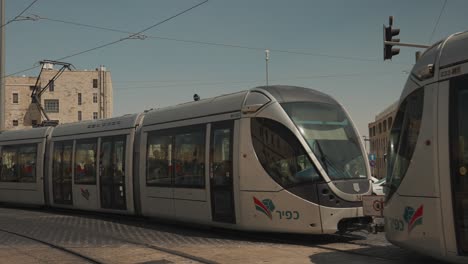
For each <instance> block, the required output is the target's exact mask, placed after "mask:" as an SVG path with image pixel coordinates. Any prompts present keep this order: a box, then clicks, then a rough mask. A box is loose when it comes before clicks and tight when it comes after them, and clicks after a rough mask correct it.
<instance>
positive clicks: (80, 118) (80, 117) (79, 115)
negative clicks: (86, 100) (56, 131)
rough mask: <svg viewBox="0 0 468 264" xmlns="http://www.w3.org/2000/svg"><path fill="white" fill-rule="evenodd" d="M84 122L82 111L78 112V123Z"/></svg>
mask: <svg viewBox="0 0 468 264" xmlns="http://www.w3.org/2000/svg"><path fill="white" fill-rule="evenodd" d="M81 120H82V114H81V111H78V121H81Z"/></svg>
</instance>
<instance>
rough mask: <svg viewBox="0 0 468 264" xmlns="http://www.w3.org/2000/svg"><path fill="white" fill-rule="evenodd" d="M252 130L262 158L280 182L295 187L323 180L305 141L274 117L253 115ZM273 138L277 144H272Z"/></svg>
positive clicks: (254, 143) (285, 185)
mask: <svg viewBox="0 0 468 264" xmlns="http://www.w3.org/2000/svg"><path fill="white" fill-rule="evenodd" d="M251 133H252V142H253V146H254V149H255V152H256V154H257V157H258V160H259V161H260V163H261V164H262V166H263V168H264V169H265V170H266V172H267V173H268V174H269V175H270V176H271V177H272V178H273V179H274V180H275V181H276V182H277V183H278V184H280V185H281V186H283V187H291V186H294V185H297V184H300V183H304V182H313V181H316V180H318V179H320V176H319V174H318V172H317V170H316V168H315V166H314V165H313V164H312V162H311V161H310V159H309V157H308V155H307V153H306V152H305V150H304V148H303V147H302V145H301V143H300V142H299V140H298V139H297V138H296V137H295V136H294V134H293V133H292V132H291V131H290V130H289V129H288V128H287V127H285V126H284V125H282V124H280V123H278V122H276V121H273V120H271V119H266V118H253V119H252V121H251ZM269 138H274V139H275V141H276V142H277V144H271V143H270V140H269Z"/></svg>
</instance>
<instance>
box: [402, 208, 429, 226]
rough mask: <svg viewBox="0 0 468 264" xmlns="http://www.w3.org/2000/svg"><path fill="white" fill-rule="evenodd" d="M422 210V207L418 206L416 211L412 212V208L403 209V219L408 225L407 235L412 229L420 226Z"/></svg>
mask: <svg viewBox="0 0 468 264" xmlns="http://www.w3.org/2000/svg"><path fill="white" fill-rule="evenodd" d="M423 209H424V206H423V205H421V206H419V208H418V209H417V210H414V208H413V207H410V206H407V207H406V208H405V212H404V214H403V219H404V220H405V222H406V224H408V233H411V230H413V228H414V227H416V226H418V225H422V223H423V214H424V210H423Z"/></svg>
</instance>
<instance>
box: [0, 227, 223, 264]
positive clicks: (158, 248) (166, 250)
mask: <svg viewBox="0 0 468 264" xmlns="http://www.w3.org/2000/svg"><path fill="white" fill-rule="evenodd" d="M0 232H3V233H6V234H10V235H14V236H18V237H21V238H24V239H28V240H31V241H34V242H37V243H39V244H43V245H46V246H48V247H51V248H54V249H57V250H59V251H62V252H65V253H67V254H69V255H72V256H75V257H77V258H80V259H82V260H85V261H87V262H89V263H93V264H105V263H107V262H103V261H100V260H97V259H96V258H93V257H90V256H87V255H84V254H81V253H80V252H78V251H76V250H72V249H70V248H67V247H64V246H61V245H58V244H56V243H50V242H48V241H46V240H42V239H38V238H36V237H32V236H28V235H25V234H21V233H17V232H13V231H10V230H6V229H3V228H0ZM114 239H115V240H119V241H120V242H124V243H126V244H130V245H134V246H138V247H143V248H148V249H152V250H156V251H159V252H163V253H165V254H169V255H172V256H177V257H181V258H184V259H187V260H190V261H194V262H196V263H203V264H218V262H216V261H212V260H209V259H206V258H202V257H198V256H195V255H192V254H188V253H185V252H182V251H178V250H173V249H169V248H165V247H161V246H156V245H151V244H147V243H140V242H135V241H130V240H127V239H116V238H114Z"/></svg>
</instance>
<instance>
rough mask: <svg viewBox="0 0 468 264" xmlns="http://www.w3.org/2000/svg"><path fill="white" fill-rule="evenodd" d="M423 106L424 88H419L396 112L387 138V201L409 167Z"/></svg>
mask: <svg viewBox="0 0 468 264" xmlns="http://www.w3.org/2000/svg"><path fill="white" fill-rule="evenodd" d="M423 106H424V88H420V89H418V90H416V91H414V92H413V93H412V94H410V95H409V96H408V97H406V99H405V100H404V101H403V103H401V105H400V108H399V109H398V111H397V114H396V117H395V121H394V123H393V127H392V130H391V132H390V138H389V149H388V153H389V155H388V156H389V162H388V169H387V175H388V179H387V183H388V185H389V191H388V195H387V199H388V198H390V197H391V195H392V194H393V193H394V192H395V191H396V189H397V188H398V186H400V183H401V181H402V180H403V178H404V177H405V174H406V171H407V169H408V167H409V165H410V162H411V158H412V156H413V153H414V150H415V148H416V143H417V140H418V136H419V130H420V127H421V120H422V114H423Z"/></svg>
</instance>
